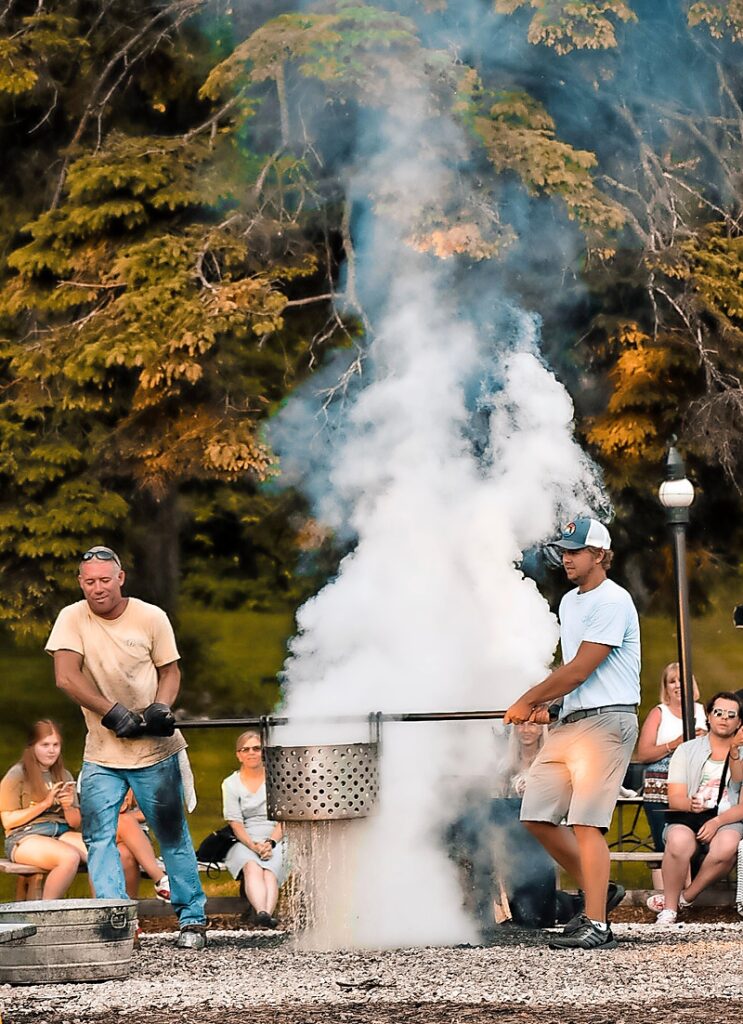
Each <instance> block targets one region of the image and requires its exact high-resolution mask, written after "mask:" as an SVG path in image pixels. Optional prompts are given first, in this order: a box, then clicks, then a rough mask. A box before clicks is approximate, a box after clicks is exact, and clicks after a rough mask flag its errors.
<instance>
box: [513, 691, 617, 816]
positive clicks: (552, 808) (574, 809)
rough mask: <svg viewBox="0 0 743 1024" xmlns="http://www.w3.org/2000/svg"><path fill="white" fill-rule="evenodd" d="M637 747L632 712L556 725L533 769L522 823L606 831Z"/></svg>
mask: <svg viewBox="0 0 743 1024" xmlns="http://www.w3.org/2000/svg"><path fill="white" fill-rule="evenodd" d="M636 742H637V715H635V714H632V713H631V712H629V711H607V712H604V713H603V714H601V715H592V716H591V717H590V718H581V719H579V720H578V721H577V722H569V723H568V724H566V725H560V724H558V725H556V726H555V727H554V728H553V729H552V730H551V731H550V733H549V735H548V736H547V740H546V742H545V744H544V746H543V747H542V749H541V750H540V751H539V753H538V754H537V757H536V758H535V760H534V763H533V764H532V766H531V768H530V769H529V775H528V777H527V781H526V790H525V792H524V800H523V803H522V804H521V820H522V821H549V822H551V823H552V824H553V825H559V824H560V822H561V821H567V823H568V825H594V826H596V827H597V828H602V829H607V828H608V827H609V825H610V824H611V817H612V814H613V813H614V807H615V805H616V802H617V797H618V796H619V787H620V786H621V785H622V781H623V779H624V776H625V773H626V771H627V765H628V764H629V760H630V757H631V756H632V751H633V750H634V748H635V743H636Z"/></svg>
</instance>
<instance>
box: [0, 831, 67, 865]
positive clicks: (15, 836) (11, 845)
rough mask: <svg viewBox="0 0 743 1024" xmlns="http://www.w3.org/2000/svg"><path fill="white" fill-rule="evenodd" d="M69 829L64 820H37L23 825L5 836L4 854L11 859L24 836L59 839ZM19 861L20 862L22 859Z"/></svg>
mask: <svg viewBox="0 0 743 1024" xmlns="http://www.w3.org/2000/svg"><path fill="white" fill-rule="evenodd" d="M70 831H71V829H70V826H69V825H68V824H67V823H66V822H64V821H37V822H32V823H31V824H30V825H23V826H22V827H21V828H18V829H16V830H15V831H14V832H11V834H10V835H9V836H6V837H5V856H6V857H7V858H8V860H13V850H14V849H15V847H16V846H17V845H18V844H19V843H20V841H21V840H22V839H25V838H26V836H48V837H49V838H50V839H59V837H60V836H63V835H64V834H65V832H70ZM20 863H21V864H22V863H23V861H21V862H20Z"/></svg>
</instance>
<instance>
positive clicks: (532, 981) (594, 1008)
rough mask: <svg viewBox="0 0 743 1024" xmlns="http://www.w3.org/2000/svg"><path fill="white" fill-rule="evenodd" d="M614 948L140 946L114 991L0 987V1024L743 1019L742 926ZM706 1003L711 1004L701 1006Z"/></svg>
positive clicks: (667, 934)
mask: <svg viewBox="0 0 743 1024" xmlns="http://www.w3.org/2000/svg"><path fill="white" fill-rule="evenodd" d="M615 933H616V935H617V938H618V939H619V940H620V945H619V947H618V948H617V949H616V950H611V951H605V952H601V953H595V952H594V953H585V952H578V951H551V950H548V949H547V948H546V945H545V936H544V934H543V933H534V932H525V931H522V930H520V929H515V928H503V929H500V930H499V933H498V937H497V940H496V942H495V943H494V944H493V945H491V946H488V947H463V948H436V949H431V948H426V949H403V950H390V951H384V952H379V951H375V952H372V951H369V952H366V951H353V952H351V951H340V952H328V953H318V952H310V951H306V950H301V949H297V948H296V947H295V946H294V945H293V944H292V943H291V942H290V941H288V940H287V938H286V937H285V936H282V935H280V934H272V933H268V932H246V931H214V932H212V933H211V942H210V946H209V947H208V949H207V950H205V951H204V952H201V953H194V952H192V951H184V950H176V949H175V947H174V945H173V938H174V936H173V934H172V933H155V934H146V935H144V936H143V937H142V939H141V943H140V948H139V949H138V950H136V951H135V953H134V958H133V963H132V974H131V977H130V978H129V980H127V981H123V982H102V983H98V984H92V985H91V984H80V985H39V986H24V987H11V986H0V1007H2V1024H41V1022H45V1024H78V1022H81V1024H135V1021H136V1022H137V1024H142V1022H143V1021H145V1022H146V1024H175V1022H186V1024H190V1022H194V1024H197V1022H198V1024H232V1022H235V1024H237V1021H238V1020H241V1021H242V1020H243V1019H244V1016H245V1013H246V1011H249V1014H250V1024H275V1022H279V1021H280V1022H281V1024H320V1022H322V1024H356V1022H359V1024H449V1022H455V1021H456V1022H457V1024H485V1022H491V1021H493V1022H495V1021H496V1020H497V1021H498V1022H499V1024H512V1022H513V1024H526V1022H531V1021H536V1020H538V1021H539V1022H540V1024H553V1022H554V1024H558V1022H559V1024H589V1022H590V1024H609V1022H611V1024H624V1022H626V1024H645V1022H648V1024H650V1022H653V1024H656V1022H660V1021H664V1022H667V1021H668V1020H669V1019H670V1020H673V1021H679V1022H681V1024H685V1022H687V1021H688V1022H691V1021H695V1022H698V1021H699V1020H700V1019H703V1020H704V1021H705V1024H716V1022H718V1021H720V1022H722V1021H725V1022H727V1021H729V1020H731V1019H734V1018H735V1016H739V1015H740V1014H741V1012H743V957H741V937H743V926H742V925H740V924H715V925H712V924H686V925H679V926H676V927H675V928H673V929H659V928H656V927H655V926H653V925H648V924H618V925H616V926H615ZM710 997H711V998H710Z"/></svg>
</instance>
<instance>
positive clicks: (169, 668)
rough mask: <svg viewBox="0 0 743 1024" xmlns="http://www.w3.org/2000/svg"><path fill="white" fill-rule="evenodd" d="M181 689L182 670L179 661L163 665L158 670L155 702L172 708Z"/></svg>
mask: <svg viewBox="0 0 743 1024" xmlns="http://www.w3.org/2000/svg"><path fill="white" fill-rule="evenodd" d="M180 688H181V670H180V669H179V667H178V662H177V661H171V662H170V664H168V665H162V666H161V667H160V668H158V670H157V696H156V697H155V700H156V701H157V702H158V703H160V704H167V705H168V707H170V706H171V705H172V704H173V702H174V701H175V699H176V697H177V696H178V692H179V691H180Z"/></svg>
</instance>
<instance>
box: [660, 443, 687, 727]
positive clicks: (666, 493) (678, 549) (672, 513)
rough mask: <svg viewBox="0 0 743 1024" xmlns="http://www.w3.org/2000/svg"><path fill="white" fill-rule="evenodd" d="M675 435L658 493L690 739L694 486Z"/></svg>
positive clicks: (682, 700)
mask: <svg viewBox="0 0 743 1024" xmlns="http://www.w3.org/2000/svg"><path fill="white" fill-rule="evenodd" d="M675 442H676V438H675V437H673V438H671V443H670V445H669V447H668V455H667V456H666V463H665V466H666V479H665V480H664V481H663V483H662V484H661V485H660V489H659V491H658V496H659V498H660V503H661V505H662V506H663V507H664V508H665V510H666V519H667V522H668V526H669V529H670V531H671V541H672V544H673V571H674V576H675V579H676V624H677V633H678V661H679V669H680V672H679V674H680V676H681V713H682V719H683V723H684V739H685V740H693V739H694V735H695V727H694V682H693V678H692V671H691V635H690V632H689V625H690V621H689V620H690V616H689V579H688V576H687V573H686V527H687V525H688V522H689V506H690V505H691V503H692V502H693V501H694V488H693V486H692V484H691V483H690V481H689V480H687V479H686V466H685V465H684V460H683V459H682V458H681V455H680V454H679V451H678V449H677V448H676V447H675Z"/></svg>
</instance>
